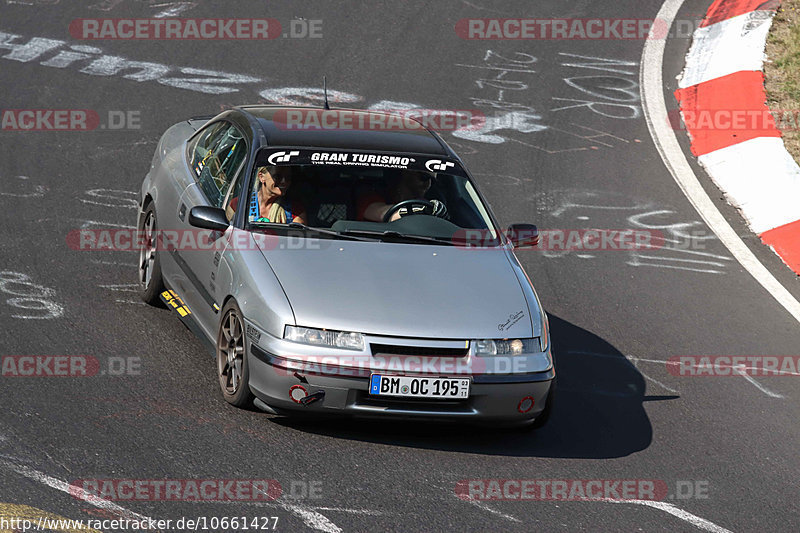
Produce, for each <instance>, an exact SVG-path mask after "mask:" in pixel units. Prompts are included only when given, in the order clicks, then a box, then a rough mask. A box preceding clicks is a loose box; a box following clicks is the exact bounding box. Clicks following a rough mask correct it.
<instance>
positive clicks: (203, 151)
mask: <svg viewBox="0 0 800 533" xmlns="http://www.w3.org/2000/svg"><path fill="white" fill-rule="evenodd" d="M209 130H210V131H209V132H208V133H205V132H204V133H203V134H201V135H200V136H199V137H198V140H197V144H196V145H195V147H194V150H193V157H192V171H193V172H194V173H195V177H196V179H197V182H198V183H199V185H200V188H201V189H202V190H203V192H204V193H205V195H206V197H207V198H208V201H209V203H210V204H211V205H213V206H216V207H222V206H223V205H222V204H223V201H224V199H225V196H226V195H227V193H228V190H229V189H230V187H231V184H232V183H233V180H234V178H235V177H236V174H237V173H238V172H239V170H240V169H241V167H242V165H243V163H244V160H245V157H246V156H247V145H246V143H245V141H244V136H243V135H242V134H241V132H240V131H239V130H238V129H236V127H235V126H232V125H230V124H227V123H220V124H219V125H216V126H211V127H210V128H209Z"/></svg>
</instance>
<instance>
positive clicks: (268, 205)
mask: <svg viewBox="0 0 800 533" xmlns="http://www.w3.org/2000/svg"><path fill="white" fill-rule="evenodd" d="M257 172H258V173H257V175H256V179H257V180H258V181H257V184H256V190H255V192H254V193H253V195H252V197H251V201H250V213H249V217H250V220H251V221H253V222H276V223H278V224H288V223H289V222H298V223H300V224H305V223H306V210H305V207H303V205H302V204H301V203H300V202H298V201H293V200H291V199H289V198H288V197H287V194H288V193H289V189H290V188H291V185H292V172H293V169H292V167H288V166H275V165H271V166H263V167H258V171H257Z"/></svg>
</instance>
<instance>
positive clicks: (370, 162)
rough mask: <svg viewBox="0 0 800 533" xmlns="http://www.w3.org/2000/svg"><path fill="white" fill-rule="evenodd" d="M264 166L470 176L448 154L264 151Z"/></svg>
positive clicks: (261, 159) (261, 155) (261, 153)
mask: <svg viewBox="0 0 800 533" xmlns="http://www.w3.org/2000/svg"><path fill="white" fill-rule="evenodd" d="M262 165H326V166H343V167H368V168H369V167H373V168H400V169H409V170H419V171H427V172H444V173H446V174H452V175H455V176H461V177H466V174H465V172H464V170H463V169H462V168H461V165H459V164H458V162H456V161H452V160H450V159H448V158H446V157H439V156H433V155H424V154H403V153H386V152H372V151H350V150H302V149H297V150H292V149H286V148H284V149H275V150H272V149H271V150H263V151H261V152H260V153H259V156H258V166H262Z"/></svg>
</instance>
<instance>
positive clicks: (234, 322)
mask: <svg viewBox="0 0 800 533" xmlns="http://www.w3.org/2000/svg"><path fill="white" fill-rule="evenodd" d="M221 316H222V320H221V321H220V324H219V333H217V375H218V377H219V387H220V390H222V396H223V397H224V398H225V401H226V402H228V403H229V404H231V405H235V406H236V407H248V406H250V405H251V404H252V403H253V397H254V396H253V393H252V392H251V391H250V370H249V368H248V365H247V352H246V340H245V334H244V319H243V318H242V312H241V311H240V310H239V306H237V305H236V302H234V301H233V300H231V301H229V302H228V303H227V304H225V307H223V308H222V313H221Z"/></svg>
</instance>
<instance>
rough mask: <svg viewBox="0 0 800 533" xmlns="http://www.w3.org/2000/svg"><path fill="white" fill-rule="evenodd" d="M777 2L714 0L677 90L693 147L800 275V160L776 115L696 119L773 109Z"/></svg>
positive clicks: (717, 181)
mask: <svg viewBox="0 0 800 533" xmlns="http://www.w3.org/2000/svg"><path fill="white" fill-rule="evenodd" d="M779 5H780V1H779V0H716V1H715V2H714V3H713V4H712V5H711V7H709V9H708V11H707V13H706V17H705V19H704V20H703V23H702V24H701V26H700V27H699V28H698V29H697V30H696V31H695V32H694V39H693V42H692V46H691V48H690V50H689V54H688V56H687V58H686V67H685V69H684V71H683V74H682V75H681V78H680V80H679V83H678V87H679V88H678V90H677V91H675V97H676V98H677V99H678V102H679V104H680V110H681V114H682V116H683V118H684V122H685V124H686V130H687V133H688V134H689V137H690V138H691V141H692V142H691V147H692V153H694V155H696V156H697V158H698V161H699V162H700V164H701V165H702V166H703V167H704V168H705V169H706V171H707V172H708V174H709V175H710V176H711V179H712V180H713V182H714V183H715V184H716V185H717V186H718V187H719V188H720V189H721V190H722V191H723V192H724V194H725V198H726V200H727V201H728V202H730V203H731V204H732V205H733V206H734V207H736V208H738V209H739V210H740V212H741V213H742V215H743V216H744V218H745V220H746V221H747V223H748V225H749V227H750V229H752V230H753V231H754V232H755V233H757V234H758V235H759V236H760V237H761V240H762V241H763V242H764V243H765V244H767V245H768V246H770V247H771V248H772V249H773V250H775V252H776V253H777V254H778V255H779V256H780V257H781V259H782V260H783V261H784V263H786V264H787V265H788V266H789V267H790V268H791V269H792V270H794V271H795V272H796V273H799V274H800V201H798V199H800V166H798V164H797V163H796V162H795V161H794V159H793V158H792V156H791V155H790V154H789V153H788V152H787V151H786V148H785V147H784V144H783V141H782V140H781V133H780V131H779V130H778V129H777V127H776V126H775V124H774V121H764V120H754V121H750V122H747V121H746V120H745V121H744V122H742V123H741V126H740V127H727V128H717V127H715V126H714V124H716V123H715V122H713V120H712V122H705V123H703V121H702V120H695V119H697V118H698V117H702V116H712V117H719V116H725V117H728V118H730V117H731V116H732V115H738V116H739V117H746V116H751V117H768V116H769V109H768V108H767V106H766V103H765V102H766V93H765V90H764V73H763V71H762V69H763V63H764V59H765V55H764V47H765V45H766V40H767V35H768V33H769V29H770V26H771V25H772V18H773V17H774V15H775V11H776V10H777V8H778V6H779ZM704 113H705V115H704ZM732 120H735V118H734V119H732Z"/></svg>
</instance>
